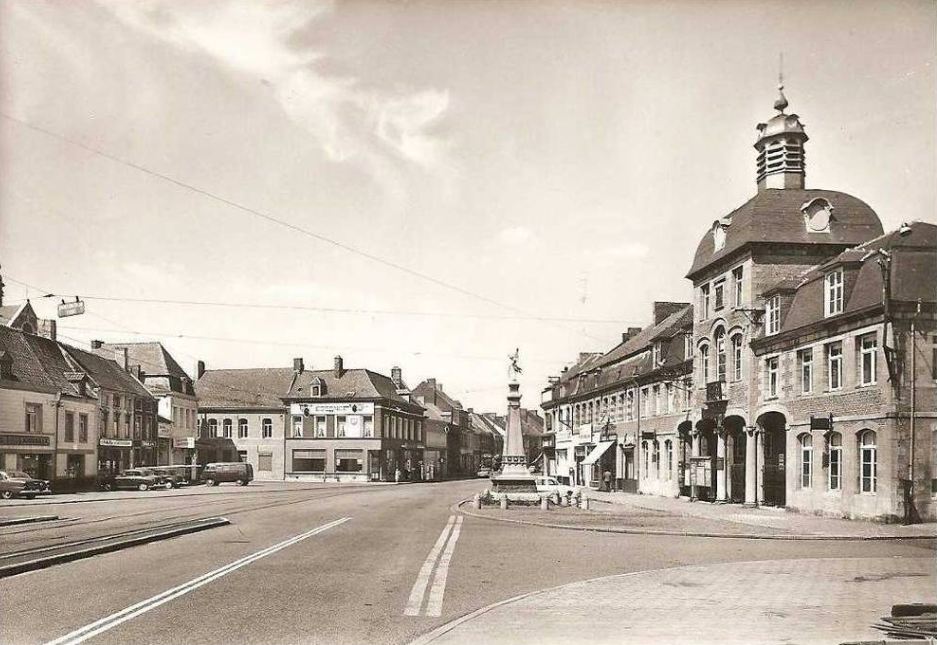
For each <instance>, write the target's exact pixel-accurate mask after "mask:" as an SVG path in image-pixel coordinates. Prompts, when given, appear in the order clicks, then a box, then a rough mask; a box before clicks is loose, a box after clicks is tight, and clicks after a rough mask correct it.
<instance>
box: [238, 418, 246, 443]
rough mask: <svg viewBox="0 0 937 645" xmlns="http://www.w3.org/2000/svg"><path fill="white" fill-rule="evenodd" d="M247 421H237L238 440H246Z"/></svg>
mask: <svg viewBox="0 0 937 645" xmlns="http://www.w3.org/2000/svg"><path fill="white" fill-rule="evenodd" d="M247 432H248V425H247V419H238V439H247Z"/></svg>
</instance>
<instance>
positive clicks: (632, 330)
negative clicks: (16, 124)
mask: <svg viewBox="0 0 937 645" xmlns="http://www.w3.org/2000/svg"><path fill="white" fill-rule="evenodd" d="M640 333H641V328H640V327H629V328H628V331H623V332H622V333H621V342H623V343H625V342H627V341H629V340H631V339H632V338H634V337H635V336H637V335H638V334H640Z"/></svg>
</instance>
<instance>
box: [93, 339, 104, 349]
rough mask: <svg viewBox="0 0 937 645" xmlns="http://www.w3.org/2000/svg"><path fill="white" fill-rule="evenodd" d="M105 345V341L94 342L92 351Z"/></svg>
mask: <svg viewBox="0 0 937 645" xmlns="http://www.w3.org/2000/svg"><path fill="white" fill-rule="evenodd" d="M103 344H104V341H101V340H92V341H91V349H101V345H103Z"/></svg>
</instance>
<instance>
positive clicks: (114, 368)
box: [59, 343, 153, 399]
mask: <svg viewBox="0 0 937 645" xmlns="http://www.w3.org/2000/svg"><path fill="white" fill-rule="evenodd" d="M59 344H60V345H61V347H62V349H63V350H64V352H65V353H66V355H67V356H68V357H69V358H70V359H71V360H72V361H73V362H74V363H75V364H76V365H78V366H80V367H81V368H82V369H83V370H84V372H85V373H86V374H88V376H89V377H90V378H91V380H93V381H94V382H95V383H97V384H98V385H99V386H100V387H102V388H104V389H105V390H113V391H115V392H121V393H124V394H133V395H135V396H140V397H144V398H148V399H152V398H153V396H152V395H151V394H150V392H149V390H147V389H146V388H145V387H143V384H142V383H141V382H140V381H138V380H137V379H136V378H134V376H133V375H132V374H131V373H130V372H128V371H126V370H125V369H123V368H122V367H121V366H120V365H118V364H117V362H116V361H114V360H111V359H109V358H104V357H102V356H98V355H97V354H94V353H92V352H89V351H86V350H83V349H78V348H77V347H73V346H71V345H66V344H65V343H59Z"/></svg>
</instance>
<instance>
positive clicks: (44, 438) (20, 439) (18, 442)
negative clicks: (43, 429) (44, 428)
mask: <svg viewBox="0 0 937 645" xmlns="http://www.w3.org/2000/svg"><path fill="white" fill-rule="evenodd" d="M0 444H2V445H5V446H48V445H49V435H47V434H0Z"/></svg>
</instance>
